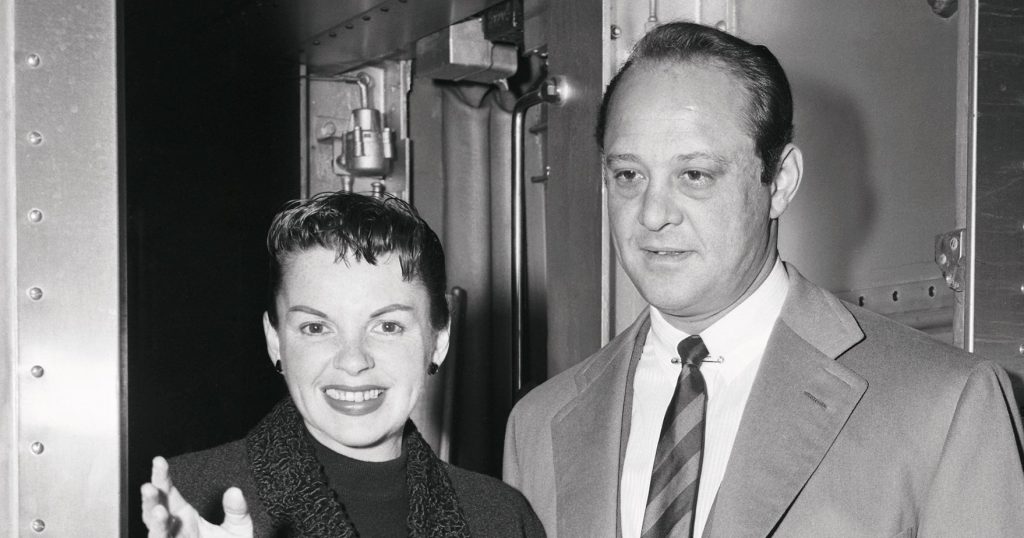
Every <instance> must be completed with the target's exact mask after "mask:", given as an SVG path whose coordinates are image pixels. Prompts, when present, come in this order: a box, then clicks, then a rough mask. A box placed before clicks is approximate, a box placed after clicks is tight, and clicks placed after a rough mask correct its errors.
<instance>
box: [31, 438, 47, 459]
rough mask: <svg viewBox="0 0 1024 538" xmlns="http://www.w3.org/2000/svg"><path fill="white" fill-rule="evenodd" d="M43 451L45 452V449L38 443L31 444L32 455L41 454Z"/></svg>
mask: <svg viewBox="0 0 1024 538" xmlns="http://www.w3.org/2000/svg"><path fill="white" fill-rule="evenodd" d="M43 450H46V447H44V446H43V444H42V443H40V442H39V441H36V442H34V443H32V453H33V454H35V455H36V456H38V455H40V454H42V453H43Z"/></svg>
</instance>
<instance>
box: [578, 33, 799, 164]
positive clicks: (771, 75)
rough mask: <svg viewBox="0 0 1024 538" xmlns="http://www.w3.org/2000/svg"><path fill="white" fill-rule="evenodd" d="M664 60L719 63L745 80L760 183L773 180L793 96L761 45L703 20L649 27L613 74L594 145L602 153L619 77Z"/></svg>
mask: <svg viewBox="0 0 1024 538" xmlns="http://www.w3.org/2000/svg"><path fill="white" fill-rule="evenodd" d="M658 61H665V62H677V63H683V62H688V61H689V62H699V61H704V62H717V63H718V64H721V65H722V66H724V67H725V68H726V69H728V70H729V72H730V73H732V74H733V76H735V77H736V78H738V79H739V80H740V81H742V82H743V84H744V86H745V87H746V89H747V91H748V92H749V94H750V106H749V108H748V110H747V123H748V124H749V128H750V132H751V135H752V137H753V139H754V145H755V149H756V151H757V155H758V157H760V158H761V163H762V166H763V168H762V169H761V181H762V182H763V183H771V182H772V180H774V179H775V174H776V173H777V172H778V167H779V161H780V159H781V158H782V150H783V149H785V148H786V144H789V143H790V142H792V141H793V95H792V93H791V92H790V89H789V80H788V79H786V73H785V72H784V71H783V70H782V66H781V65H780V64H779V60H778V59H776V58H775V55H773V54H772V53H771V51H769V50H768V48H767V47H765V46H764V45H752V44H750V43H747V42H746V41H744V40H742V39H740V38H738V37H735V36H732V35H729V34H727V33H725V32H722V31H719V30H716V29H714V28H711V27H708V26H704V25H701V24H694V23H689V22H672V23H668V24H663V25H661V26H658V27H656V28H654V29H653V30H651V31H650V32H648V33H647V35H645V36H644V37H643V39H641V40H640V42H639V43H637V44H636V47H634V48H633V52H632V53H631V54H630V55H629V59H628V60H627V61H626V63H625V64H624V65H623V66H622V68H621V69H619V72H618V73H616V74H615V77H614V78H612V81H611V83H610V84H608V88H607V90H606V91H605V93H604V99H602V101H601V109H600V112H599V113H598V117H597V145H598V147H600V148H601V150H602V151H604V135H605V128H606V122H607V120H608V113H609V106H610V104H611V100H612V96H613V95H614V93H615V88H616V87H617V86H618V84H619V81H620V80H622V78H623V76H624V75H625V74H626V72H627V71H629V69H630V68H632V67H633V66H634V65H636V64H639V63H647V64H650V63H653V62H658Z"/></svg>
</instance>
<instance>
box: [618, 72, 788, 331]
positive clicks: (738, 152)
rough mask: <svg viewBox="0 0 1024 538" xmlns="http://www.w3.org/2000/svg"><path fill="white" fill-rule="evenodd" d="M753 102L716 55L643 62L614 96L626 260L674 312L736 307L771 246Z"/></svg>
mask: <svg viewBox="0 0 1024 538" xmlns="http://www.w3.org/2000/svg"><path fill="white" fill-rule="evenodd" d="M748 99H749V98H748V93H747V91H746V89H745V88H744V87H743V85H742V83H741V82H740V80H739V79H737V78H736V77H734V76H733V75H731V74H729V73H728V72H727V71H726V70H725V69H724V68H722V67H720V66H719V65H718V64H716V63H707V62H698V63H692V62H686V63H670V62H656V63H647V64H638V65H635V66H634V67H633V68H631V70H630V71H629V72H628V73H627V74H626V75H625V77H624V78H623V79H622V80H621V81H620V84H619V86H618V88H617V89H616V92H615V95H614V97H613V99H612V103H611V107H610V111H609V116H608V121H607V129H606V131H605V133H606V134H605V139H604V148H605V157H604V178H605V182H606V185H607V189H608V213H609V217H610V220H611V227H612V234H613V237H614V238H615V244H616V247H617V249H618V254H619V261H620V262H621V263H622V266H623V268H624V269H625V271H626V273H627V274H628V275H629V277H630V279H632V281H633V283H634V284H635V285H636V286H637V288H638V289H639V290H640V293H641V295H643V297H644V299H646V300H647V301H648V302H649V303H651V304H652V305H654V306H655V307H657V308H658V309H659V310H661V311H662V312H664V313H666V314H669V315H670V316H676V317H681V318H684V319H686V320H690V321H698V320H703V319H707V318H711V317H714V316H715V315H716V314H718V313H719V312H722V311H723V310H726V309H728V308H729V307H730V306H731V305H732V304H733V303H735V302H736V301H737V300H738V299H739V298H740V297H741V296H742V295H743V294H744V292H745V291H746V290H747V288H748V287H749V286H750V285H751V284H752V283H753V281H754V279H755V278H756V276H757V274H758V272H759V271H760V270H761V268H762V267H763V266H764V264H765V262H766V260H767V258H768V257H769V256H770V255H771V253H772V252H773V250H774V244H770V243H772V241H771V240H770V237H771V234H770V214H769V211H770V206H771V192H772V191H771V189H770V188H769V186H766V185H764V184H762V183H761V182H760V172H761V160H760V159H759V158H758V157H757V155H756V153H755V146H754V139H753V138H752V136H751V133H750V130H749V128H748V127H747V122H746V121H745V119H746V117H745V114H746V111H747V108H748ZM670 319H671V318H670Z"/></svg>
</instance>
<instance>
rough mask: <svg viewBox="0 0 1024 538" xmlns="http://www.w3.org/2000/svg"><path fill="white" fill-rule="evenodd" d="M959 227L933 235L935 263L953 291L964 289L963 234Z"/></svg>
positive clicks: (964, 231)
mask: <svg viewBox="0 0 1024 538" xmlns="http://www.w3.org/2000/svg"><path fill="white" fill-rule="evenodd" d="M965 233H967V231H966V230H965V229H964V228H959V229H956V230H953V231H951V232H946V233H944V234H939V235H936V236H935V263H937V264H938V265H939V268H940V269H942V277H943V278H945V279H946V284H947V285H948V286H949V288H950V289H952V290H953V291H963V290H964V272H965V269H966V268H965V267H964V263H963V261H964V234H965Z"/></svg>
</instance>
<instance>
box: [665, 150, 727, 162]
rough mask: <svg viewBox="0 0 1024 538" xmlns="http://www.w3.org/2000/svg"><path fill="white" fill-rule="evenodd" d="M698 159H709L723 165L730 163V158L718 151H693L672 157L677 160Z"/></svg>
mask: <svg viewBox="0 0 1024 538" xmlns="http://www.w3.org/2000/svg"><path fill="white" fill-rule="evenodd" d="M698 159H707V160H709V161H713V162H715V163H716V164H721V165H725V164H729V159H726V158H725V157H723V156H722V155H719V154H717V153H709V152H707V151H694V152H691V153H682V154H679V155H676V156H675V157H672V160H673V161H675V162H688V161H694V160H698Z"/></svg>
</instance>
